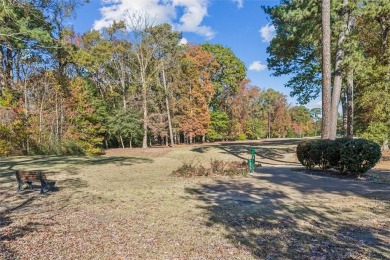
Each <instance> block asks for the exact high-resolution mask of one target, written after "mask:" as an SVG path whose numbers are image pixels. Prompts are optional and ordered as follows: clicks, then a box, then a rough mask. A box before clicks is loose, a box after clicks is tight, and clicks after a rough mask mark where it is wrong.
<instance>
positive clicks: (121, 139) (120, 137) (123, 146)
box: [119, 135, 125, 149]
mask: <svg viewBox="0 0 390 260" xmlns="http://www.w3.org/2000/svg"><path fill="white" fill-rule="evenodd" d="M119 140H120V141H121V145H122V149H125V144H124V143H123V138H122V135H119Z"/></svg>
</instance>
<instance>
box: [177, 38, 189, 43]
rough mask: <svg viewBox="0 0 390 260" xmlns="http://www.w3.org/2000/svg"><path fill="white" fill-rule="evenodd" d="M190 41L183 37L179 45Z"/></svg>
mask: <svg viewBox="0 0 390 260" xmlns="http://www.w3.org/2000/svg"><path fill="white" fill-rule="evenodd" d="M187 43H188V40H187V39H186V38H181V39H180V41H179V45H186V44H187Z"/></svg>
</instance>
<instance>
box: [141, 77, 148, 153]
mask: <svg viewBox="0 0 390 260" xmlns="http://www.w3.org/2000/svg"><path fill="white" fill-rule="evenodd" d="M142 109H143V112H144V118H143V119H144V125H143V127H144V136H143V139H142V148H148V104H147V88H146V82H145V81H144V80H143V82H142Z"/></svg>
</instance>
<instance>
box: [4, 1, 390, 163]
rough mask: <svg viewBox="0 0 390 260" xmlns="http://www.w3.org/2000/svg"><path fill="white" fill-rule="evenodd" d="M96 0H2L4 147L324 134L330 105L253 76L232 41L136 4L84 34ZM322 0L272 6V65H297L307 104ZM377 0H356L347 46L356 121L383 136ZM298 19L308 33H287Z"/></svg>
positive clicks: (289, 69) (383, 71) (38, 150)
mask: <svg viewBox="0 0 390 260" xmlns="http://www.w3.org/2000/svg"><path fill="white" fill-rule="evenodd" d="M86 2H88V1H81V0H80V1H74V0H72V1H70V0H69V1H55V0H51V1H47V0H46V1H43V0H34V1H15V0H2V1H1V6H0V23H1V29H0V45H1V51H0V55H1V57H0V58H1V60H2V63H1V64H0V66H1V68H0V82H1V85H0V137H1V139H0V155H3V156H4V155H5V156H6V155H20V154H99V153H102V151H103V149H107V148H114V147H135V146H136V147H144V148H146V147H150V146H154V145H171V146H174V145H175V144H181V143H188V144H191V143H194V142H205V141H215V140H244V139H259V138H265V137H269V138H271V137H303V136H314V135H319V134H320V129H321V123H320V120H321V117H320V114H321V110H320V109H312V110H308V109H307V108H306V107H304V106H292V105H290V104H288V102H287V100H286V96H284V95H283V94H282V93H279V92H277V91H275V90H272V89H261V88H260V87H261V86H260V87H259V86H253V85H251V83H250V80H249V79H247V78H246V67H245V64H244V63H243V62H242V61H241V60H240V59H239V58H238V57H236V56H235V54H234V53H233V52H232V51H231V50H230V49H229V48H228V47H225V46H222V45H219V44H210V43H204V44H200V45H196V44H185V45H183V44H180V39H181V33H180V32H176V31H174V30H172V27H171V26H170V25H169V24H160V25H156V24H153V22H152V20H153V19H151V18H150V17H148V15H147V14H145V13H138V14H128V15H127V16H125V17H122V21H117V22H114V23H113V24H112V25H111V27H109V28H106V29H104V30H102V31H94V30H91V31H89V32H86V33H84V34H82V35H79V34H77V33H75V32H74V31H73V29H72V28H69V27H67V26H66V24H67V23H66V21H67V19H68V18H69V17H70V16H71V15H73V13H74V11H75V10H77V8H78V7H79V6H80V5H82V4H87V3H86ZM283 2H285V1H283ZM287 2H289V1H286V3H287ZM315 2H316V1H306V2H305V4H303V5H304V6H299V4H292V3H291V4H289V5H284V7H283V6H279V7H278V6H276V7H274V8H273V9H272V8H271V9H267V12H268V14H270V16H271V18H272V19H273V22H274V24H275V26H276V28H277V36H276V37H275V38H274V40H272V42H271V46H270V47H269V53H270V59H269V61H268V62H269V67H270V68H271V69H273V70H274V71H275V75H276V76H278V75H282V74H295V75H296V76H295V77H293V78H292V79H291V81H290V82H289V83H288V87H292V89H293V91H292V95H295V96H298V97H299V101H300V102H301V103H302V104H305V103H307V102H308V101H309V100H311V99H313V98H315V97H317V96H318V93H319V87H318V86H319V85H318V84H320V83H318V80H319V75H320V68H319V66H318V63H319V62H320V60H319V59H320V56H319V53H318V42H317V40H315V39H320V38H318V37H317V38H316V35H313V33H314V32H317V31H318V30H312V29H313V28H317V27H318V26H319V24H320V23H317V22H318V21H317V20H318V19H316V18H315V17H314V15H316V12H315V11H316V10H314V9H313V5H314V4H315ZM336 2H337V1H336ZM339 2H340V1H339ZM368 2H370V1H368ZM368 2H367V7H366V6H365V5H362V6H355V9H356V10H357V11H356V12H355V11H354V12H353V13H354V15H355V17H356V18H355V28H360V27H361V29H356V30H354V32H353V33H351V42H350V43H349V42H348V44H349V45H345V48H347V47H348V49H349V50H352V48H351V47H350V46H356V49H357V50H356V52H351V54H350V56H348V55H349V53H346V54H345V57H350V58H345V64H347V61H348V62H349V61H351V63H352V61H353V62H354V63H353V64H354V71H355V72H354V74H353V75H354V76H353V78H354V85H355V94H354V95H355V97H356V98H355V103H356V106H355V116H354V122H353V125H354V126H355V127H354V131H355V133H358V134H359V135H362V136H364V137H366V138H370V139H375V141H377V142H382V141H383V140H385V139H386V140H387V139H388V133H389V131H388V129H389V126H388V115H389V113H388V112H389V110H388V109H389V107H390V106H389V105H388V102H389V91H388V89H387V88H388V86H387V85H388V84H386V82H389V80H388V77H389V73H388V72H389V58H388V57H389V45H388V34H389V17H388V14H389V12H386V10H387V9H386V8H389V7H388V4H386V5H385V2H383V5H385V6H384V7H383V8H384V9H380V10H379V11H378V10H377V9H375V8H371V7H370V3H368ZM372 4H374V3H372ZM372 4H371V5H372ZM286 6H287V7H286ZM278 8H279V9H278ZM283 8H287V9H286V10H284V9H283ZM294 8H295V9H294ZM302 8H312V9H313V10H314V11H313V12H308V13H309V14H310V15H309V16H310V17H306V16H303V17H302V19H303V20H305V21H308V22H305V23H301V22H299V21H296V22H295V23H291V21H290V20H289V14H290V13H289V12H290V11H291V10H296V9H302ZM318 8H319V7H318ZM364 8H371V9H367V10H368V11H367V10H366V9H364ZM358 9H359V10H358ZM318 10H319V9H318ZM318 10H317V12H318ZM362 10H363V11H362ZM365 10H366V11H365ZM339 11H340V10H338V9H337V8H336V7H335V10H334V12H335V13H337V14H338V12H339ZM283 12H285V14H283ZM373 12H374V13H373ZM317 14H318V13H317ZM311 15H313V17H311ZM309 18H313V19H309ZM337 24H338V23H335V26H336V25H337ZM289 26H295V27H296V30H299V31H300V32H302V35H308V36H307V39H306V38H302V37H300V38H299V39H297V38H294V37H293V36H294V35H292V36H291V37H287V38H286V37H285V35H286V34H285V33H286V32H287V31H289V30H291V28H290V27H289ZM308 31H310V32H312V34H308V33H307V32H308ZM337 32H339V30H338V29H337V28H336V27H335V28H334V30H333V33H334V34H335V35H337ZM352 35H353V37H352ZM348 39H349V38H348ZM352 40H353V41H352ZM336 42H337V41H336ZM286 44H287V45H286ZM345 44H346V43H345ZM280 45H283V46H290V47H289V48H288V49H286V48H279V47H280ZM343 46H344V45H343ZM278 50H280V51H281V50H283V53H280V52H278ZM296 53H298V55H295V54H296ZM347 54H348V55H347ZM355 57H357V58H356V59H355ZM358 58H359V59H358ZM286 62H287V63H286ZM348 64H350V63H348ZM340 66H341V65H340ZM344 67H346V65H345V66H344V65H343V66H341V68H344ZM343 86H344V85H343ZM348 93H349V92H348V90H347V89H346V90H345V91H343V98H342V101H343V102H342V103H343V104H344V103H346V102H348V101H346V100H347V99H345V98H344V97H347V96H348ZM378 97H380V98H378ZM374 98H377V99H378V102H371V100H373V99H374ZM386 102H387V103H386ZM344 107H345V111H347V107H346V106H343V108H344ZM386 113H387V114H386ZM346 115H347V113H344V119H345V122H347V116H346ZM337 118H338V127H339V128H338V132H339V133H340V134H342V133H346V131H345V130H347V129H346V128H347V124H346V123H345V124H343V123H342V117H341V116H337ZM350 125H351V124H350ZM344 129H345V130H344ZM383 133H385V137H384V138H383ZM386 135H387V136H386ZM381 138H382V139H383V140H382V139H381Z"/></svg>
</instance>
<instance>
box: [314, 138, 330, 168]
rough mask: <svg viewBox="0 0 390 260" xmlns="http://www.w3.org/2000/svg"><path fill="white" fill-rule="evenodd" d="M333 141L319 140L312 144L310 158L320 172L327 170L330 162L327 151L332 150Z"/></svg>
mask: <svg viewBox="0 0 390 260" xmlns="http://www.w3.org/2000/svg"><path fill="white" fill-rule="evenodd" d="M332 144H333V141H332V140H329V139H320V140H316V141H314V142H312V144H311V150H310V155H309V156H310V157H311V160H312V161H313V163H314V164H315V165H318V166H319V167H320V168H321V170H326V169H329V168H330V167H331V166H330V161H329V154H330V153H331V152H329V150H331V149H332Z"/></svg>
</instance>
